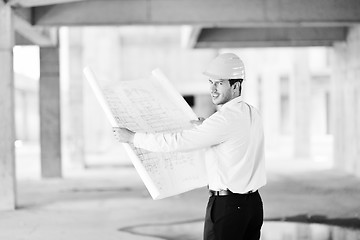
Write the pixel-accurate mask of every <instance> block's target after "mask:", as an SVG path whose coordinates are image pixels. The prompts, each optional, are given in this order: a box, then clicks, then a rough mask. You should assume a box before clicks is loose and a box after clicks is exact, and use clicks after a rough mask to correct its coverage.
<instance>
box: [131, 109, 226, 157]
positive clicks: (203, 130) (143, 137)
mask: <svg viewBox="0 0 360 240" xmlns="http://www.w3.org/2000/svg"><path fill="white" fill-rule="evenodd" d="M230 125H231V124H230V123H229V122H228V121H227V120H226V119H225V118H224V116H222V115H221V114H219V113H218V112H217V113H214V114H213V115H212V116H210V117H209V118H208V119H206V120H205V121H204V122H203V123H202V124H201V125H199V126H196V127H194V128H191V129H187V130H183V131H181V132H175V133H136V134H135V136H134V146H135V147H138V148H143V149H146V150H148V151H152V152H175V151H179V152H180V151H191V150H195V149H200V148H207V147H211V146H214V145H217V144H219V143H222V142H223V141H225V140H226V138H227V137H228V136H229V134H228V132H229V131H231V126H230Z"/></svg>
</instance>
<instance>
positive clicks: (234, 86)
mask: <svg viewBox="0 0 360 240" xmlns="http://www.w3.org/2000/svg"><path fill="white" fill-rule="evenodd" d="M238 86H239V88H240V83H239V82H236V83H235V84H234V85H232V87H233V89H234V90H235V89H236V87H238Z"/></svg>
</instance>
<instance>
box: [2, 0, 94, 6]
mask: <svg viewBox="0 0 360 240" xmlns="http://www.w3.org/2000/svg"><path fill="white" fill-rule="evenodd" d="M78 1H88V0H10V1H9V3H8V4H10V5H11V6H15V7H35V6H45V5H53V4H61V3H68V2H78Z"/></svg>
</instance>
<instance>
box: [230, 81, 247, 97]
mask: <svg viewBox="0 0 360 240" xmlns="http://www.w3.org/2000/svg"><path fill="white" fill-rule="evenodd" d="M243 81H244V79H242V78H237V79H229V83H230V87H231V86H232V85H234V84H235V83H236V82H240V87H239V94H240V95H241V84H242V82H243Z"/></svg>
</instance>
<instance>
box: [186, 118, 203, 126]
mask: <svg viewBox="0 0 360 240" xmlns="http://www.w3.org/2000/svg"><path fill="white" fill-rule="evenodd" d="M204 120H205V118H203V117H199V118H198V120H191V121H190V123H192V124H193V125H196V126H198V125H201V124H202V123H203V121H204Z"/></svg>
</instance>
